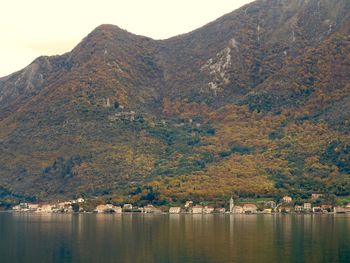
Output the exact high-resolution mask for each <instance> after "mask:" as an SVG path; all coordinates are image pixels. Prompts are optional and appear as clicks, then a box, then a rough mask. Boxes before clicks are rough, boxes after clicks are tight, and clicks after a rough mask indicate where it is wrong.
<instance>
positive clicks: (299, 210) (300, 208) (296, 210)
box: [294, 205, 303, 212]
mask: <svg viewBox="0 0 350 263" xmlns="http://www.w3.org/2000/svg"><path fill="white" fill-rule="evenodd" d="M294 211H295V212H302V211H303V206H302V205H296V206H294Z"/></svg>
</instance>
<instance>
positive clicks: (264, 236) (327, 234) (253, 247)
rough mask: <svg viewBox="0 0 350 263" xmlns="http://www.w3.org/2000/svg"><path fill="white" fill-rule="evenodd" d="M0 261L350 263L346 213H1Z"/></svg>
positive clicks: (85, 262) (349, 235) (27, 262)
mask: <svg viewBox="0 0 350 263" xmlns="http://www.w3.org/2000/svg"><path fill="white" fill-rule="evenodd" d="M0 262H2V263H12V262H26V263H41V262H42V263H49V262H57V263H61V262H74V263H78V262H84V263H88V262H94V263H95V262H98V263H104V262H130V263H135V262H143V263H148V262H162V263H163V262H164V263H165V262H169V263H170V262H181V263H183V262H201V263H205V262H215V263H221V262H239V263H244V262H254V263H256V262H268V263H273V262H276V263H277V262H278V263H280V262H293V263H296V262H314V263H321V262H327V263H329V262H347V263H348V262H350V215H336V216H334V215H314V216H313V215H167V214H164V215H138V214H130V215H96V214H80V215H60V214H18V213H0Z"/></svg>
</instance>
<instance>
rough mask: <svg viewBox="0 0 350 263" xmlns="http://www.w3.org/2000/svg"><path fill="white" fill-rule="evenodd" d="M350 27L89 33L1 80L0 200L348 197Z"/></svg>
mask: <svg viewBox="0 0 350 263" xmlns="http://www.w3.org/2000/svg"><path fill="white" fill-rule="evenodd" d="M349 25H350V21H349V1H346V0H337V1H331V0H320V1H316V0H309V1H306V0H296V1H285V0H266V1H263V0H259V1H256V2H254V3H252V4H249V5H247V6H244V7H242V8H241V9H238V10H236V11H234V12H232V13H230V14H227V15H225V16H223V17H221V18H219V19H217V20H216V21H214V22H212V23H209V24H208V25H206V26H204V27H202V28H200V29H198V30H195V31H193V32H190V33H188V34H184V35H180V36H177V37H174V38H170V39H168V40H162V41H155V40H152V39H150V38H147V37H142V36H136V35H133V34H130V33H128V32H126V31H124V30H122V29H120V28H118V27H116V26H112V25H101V26H99V27H98V28H96V29H95V30H94V31H93V32H92V33H90V34H89V35H88V36H87V37H86V38H85V39H84V40H83V41H82V42H81V43H80V44H79V45H78V46H77V47H76V48H74V49H73V50H72V51H71V52H69V53H67V54H64V55H62V56H56V57H40V58H38V59H36V60H35V61H34V62H33V63H32V64H31V65H29V66H28V67H26V68H25V69H23V70H21V71H19V72H16V73H14V74H12V75H10V76H8V77H5V78H1V79H0V102H1V103H0V143H1V149H2V150H1V152H0V168H1V173H0V183H1V185H2V187H3V189H4V191H3V192H4V194H2V192H1V193H0V194H1V196H2V197H4V198H3V199H6V198H8V197H14V195H16V196H18V195H21V194H24V193H26V194H27V195H30V196H36V197H39V198H48V196H50V197H58V196H72V195H76V194H85V195H88V196H91V195H113V196H116V198H117V199H118V200H120V199H121V198H123V197H121V196H129V197H128V198H129V199H131V201H137V200H139V199H147V198H148V199H151V201H152V200H154V201H156V202H159V203H164V202H167V201H169V198H172V199H173V200H175V201H176V200H180V199H183V198H187V197H188V196H189V195H191V196H192V197H193V198H194V199H196V198H197V199H200V198H203V197H205V198H210V199H213V198H220V199H222V196H226V195H230V194H231V193H232V192H236V193H239V194H241V195H252V194H258V195H269V194H271V193H276V192H278V191H279V190H280V189H282V190H287V191H290V192H292V193H293V194H295V195H298V194H303V193H306V192H311V191H328V192H333V193H337V194H344V195H346V194H349V192H350V187H349V180H347V179H348V177H349V173H350V166H349V163H350V162H349V158H350V155H349V141H350V140H349V135H348V132H349V122H348V119H349V117H350V116H349V112H350V110H349V94H350V93H349V83H350V82H349V80H350V79H349V78H350V76H349V74H348V72H349V68H350V67H349V30H350V28H349Z"/></svg>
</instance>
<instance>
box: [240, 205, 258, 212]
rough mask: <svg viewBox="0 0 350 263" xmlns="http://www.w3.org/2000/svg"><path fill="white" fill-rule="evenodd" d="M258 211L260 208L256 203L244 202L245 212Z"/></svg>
mask: <svg viewBox="0 0 350 263" xmlns="http://www.w3.org/2000/svg"><path fill="white" fill-rule="evenodd" d="M257 211H258V208H257V206H256V205H255V204H244V205H243V213H245V214H255V213H256V212H257Z"/></svg>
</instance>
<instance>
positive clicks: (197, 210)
mask: <svg viewBox="0 0 350 263" xmlns="http://www.w3.org/2000/svg"><path fill="white" fill-rule="evenodd" d="M202 213H203V206H201V205H195V206H194V207H192V214H202Z"/></svg>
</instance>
